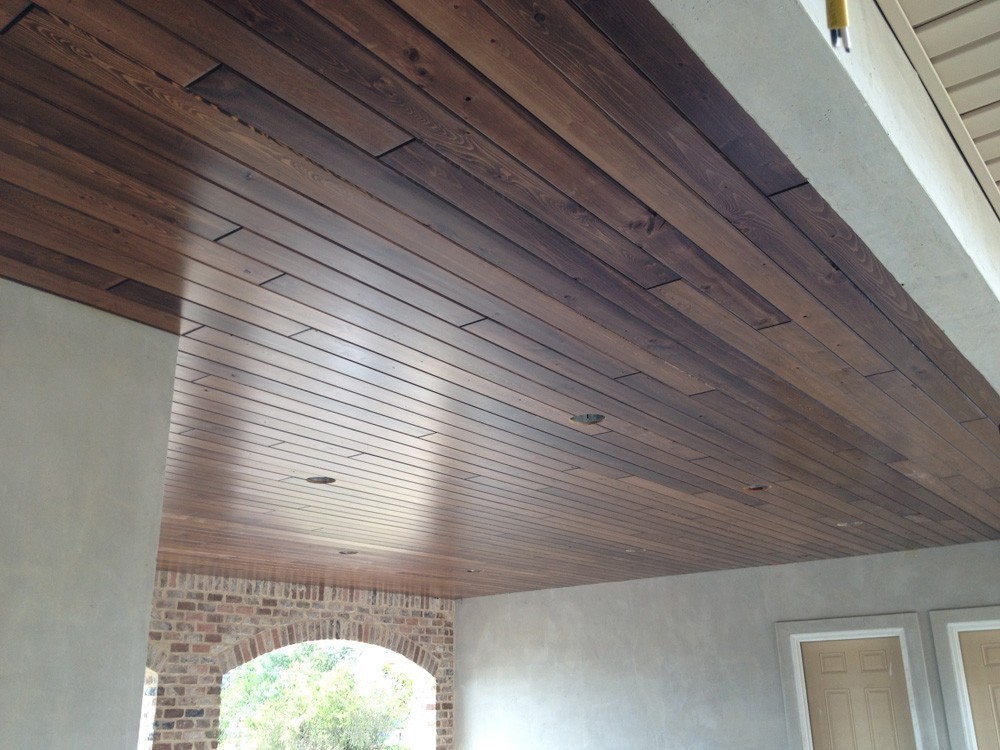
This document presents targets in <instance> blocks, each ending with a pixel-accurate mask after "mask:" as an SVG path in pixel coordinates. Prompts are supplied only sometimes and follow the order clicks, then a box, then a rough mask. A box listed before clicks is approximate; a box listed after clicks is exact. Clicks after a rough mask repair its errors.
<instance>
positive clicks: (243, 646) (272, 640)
mask: <svg viewBox="0 0 1000 750" xmlns="http://www.w3.org/2000/svg"><path fill="white" fill-rule="evenodd" d="M327 640H342V641H357V642H359V643H367V644H369V645H371V646H381V647H382V648H386V649H389V650H390V651H394V652H396V653H397V654H400V655H402V656H405V657H406V658H407V659H409V660H410V661H412V662H413V663H414V664H416V665H417V666H419V667H421V668H422V669H424V670H426V671H427V672H429V673H430V674H431V675H432V676H433V677H434V678H435V679H437V678H439V677H440V675H439V671H440V668H441V660H440V659H439V658H438V657H437V656H435V655H434V654H432V653H431V652H429V651H428V650H427V649H425V648H424V647H423V646H421V645H420V644H419V643H418V642H417V641H415V640H414V639H413V638H410V637H409V636H406V635H403V634H401V633H396V632H394V631H393V630H392V629H391V628H387V627H384V626H382V625H377V624H373V623H366V622H355V621H351V620H342V619H339V618H335V617H331V618H324V619H322V620H308V621H303V620H298V621H295V622H287V623H282V624H278V625H273V626H271V627H267V628H262V629H261V630H259V631H257V632H256V633H254V634H253V635H251V636H247V637H246V638H243V639H242V640H241V641H239V642H238V643H236V644H235V645H233V646H232V647H229V648H226V649H225V650H223V651H222V652H221V653H220V654H219V657H218V664H219V667H220V669H221V670H222V672H223V673H226V672H228V671H230V670H231V669H235V668H236V667H238V666H240V665H241V664H245V663H246V662H248V661H251V660H253V659H256V658H257V657H258V656H261V655H263V654H267V653H270V652H271V651H275V650H276V649H279V648H283V647H285V646H294V645H295V644H297V643H306V642H308V641H327ZM150 668H151V669H155V667H152V666H150Z"/></svg>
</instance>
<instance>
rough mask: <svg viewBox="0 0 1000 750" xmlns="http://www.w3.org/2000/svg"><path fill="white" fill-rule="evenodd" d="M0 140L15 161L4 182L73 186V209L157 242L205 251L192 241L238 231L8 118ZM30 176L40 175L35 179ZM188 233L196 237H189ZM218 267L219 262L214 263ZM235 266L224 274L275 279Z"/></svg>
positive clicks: (1, 123) (0, 124) (268, 271)
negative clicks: (82, 209) (112, 221)
mask: <svg viewBox="0 0 1000 750" xmlns="http://www.w3.org/2000/svg"><path fill="white" fill-rule="evenodd" d="M0 139H3V149H4V152H5V153H6V154H7V155H8V156H9V157H16V159H17V161H14V159H8V163H9V164H10V169H9V170H8V172H7V179H8V180H10V181H11V182H15V183H17V184H20V185H22V187H25V188H27V189H29V190H30V189H32V188H37V186H38V182H39V181H40V180H50V181H52V183H53V189H52V192H53V193H55V192H57V190H56V188H55V185H60V184H61V185H67V184H71V185H72V186H74V187H75V188H77V192H78V193H79V195H76V196H75V197H74V199H73V201H72V202H70V201H69V200H67V204H70V205H74V206H76V207H82V206H84V205H87V206H89V207H90V209H89V212H90V213H91V214H92V215H98V216H100V215H102V212H103V215H104V216H105V217H107V216H114V217H115V218H116V220H117V221H116V223H119V224H121V226H123V227H129V228H132V229H134V230H136V231H142V232H143V233H144V234H148V235H149V236H150V238H151V239H153V240H154V241H157V242H160V243H161V244H174V243H176V244H178V245H180V246H182V247H185V248H187V247H195V246H199V245H200V246H202V247H209V245H208V244H207V243H203V242H199V241H198V239H196V237H200V238H202V239H215V238H216V237H220V236H223V235H227V234H230V233H231V232H233V231H235V230H236V229H238V227H237V225H236V224H233V223H232V222H231V221H227V220H225V219H223V218H221V217H219V216H215V215H214V214H211V213H209V212H207V211H204V210H202V209H200V208H198V207H196V206H191V205H188V204H182V203H180V202H178V201H175V200H172V199H171V198H170V197H169V196H168V195H166V194H164V193H163V192H161V191H159V190H156V189H155V188H150V187H149V186H147V185H146V184H144V183H140V182H139V181H137V180H134V179H132V178H130V177H128V176H126V175H123V174H121V173H119V172H116V171H114V170H111V169H108V168H107V167H105V166H104V165H103V164H99V163H97V162H95V161H94V160H92V159H89V158H88V157H84V156H81V155H80V154H79V153H77V152H75V151H73V150H72V149H69V148H67V147H66V146H64V145H62V144H61V143H58V142H56V141H52V140H50V139H48V138H44V137H41V136H39V135H38V134H37V133H33V132H32V131H30V130H29V129H27V128H26V127H24V126H23V125H19V124H15V123H14V122H11V121H10V120H6V119H0ZM111 147H112V148H113V146H111ZM27 165H30V166H27ZM33 172H35V173H37V175H38V176H37V177H36V176H34V175H33ZM19 178H20V179H19ZM112 206H115V207H118V206H120V207H121V208H118V209H117V210H114V211H113V212H112V211H109V209H110V208H111V207H112ZM187 233H190V234H193V235H196V237H189V236H188V234H187ZM206 255H208V253H206ZM225 255H226V254H223V255H222V256H221V257H225ZM195 257H197V256H195ZM216 264H217V262H216V263H213V264H212V265H216ZM237 265H238V266H239V267H237V268H231V269H225V270H230V272H235V273H239V274H242V275H244V276H246V277H247V278H250V279H253V280H256V281H258V282H263V281H267V280H268V279H272V278H274V277H275V276H277V275H278V272H277V271H275V270H274V269H273V268H266V267H262V266H261V265H260V264H254V263H250V262H247V261H246V260H245V259H244V260H243V261H241V262H240V263H239V264H237Z"/></svg>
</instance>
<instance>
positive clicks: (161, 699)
mask: <svg viewBox="0 0 1000 750" xmlns="http://www.w3.org/2000/svg"><path fill="white" fill-rule="evenodd" d="M454 614H455V610H454V602H452V601H451V600H448V599H436V598H433V597H426V596H408V595H405V594H387V593H381V592H377V591H370V590H369V591H364V590H355V589H340V588H331V587H328V586H322V585H319V584H317V585H299V584H289V583H278V582H274V581H251V580H244V579H239V578H220V577H213V576H200V575H186V574H180V573H167V572H163V571H160V572H158V573H157V579H156V588H155V590H154V593H153V612H152V620H151V623H150V631H149V655H148V664H149V667H150V668H151V669H153V670H155V671H156V672H157V674H158V677H159V682H158V686H157V699H156V723H155V735H154V741H153V750H209V749H210V748H215V747H217V746H218V741H217V737H218V728H219V696H220V692H221V689H220V687H221V682H222V676H223V675H224V674H225V673H226V672H228V671H229V670H230V669H232V668H233V667H237V666H239V665H240V664H243V663H244V662H246V661H249V660H251V659H253V658H255V657H257V656H259V655H260V654H264V653H267V652H268V651H273V650H274V649H276V648H281V647H282V646H289V645H291V644H293V643H301V642H304V641H313V640H324V639H330V638H338V639H344V640H351V641H361V642H363V643H370V644H373V645H376V646H382V647H384V648H388V649H392V650H393V651H396V652H397V653H400V654H402V655H403V656H405V657H406V658H408V659H410V660H411V661H413V662H415V663H416V664H418V665H420V666H421V667H423V668H424V669H426V670H427V671H428V672H430V673H431V674H432V675H433V676H434V678H435V680H436V681H437V702H436V706H437V750H450V749H451V748H452V740H453V718H454V717H453V710H452V699H453V681H454Z"/></svg>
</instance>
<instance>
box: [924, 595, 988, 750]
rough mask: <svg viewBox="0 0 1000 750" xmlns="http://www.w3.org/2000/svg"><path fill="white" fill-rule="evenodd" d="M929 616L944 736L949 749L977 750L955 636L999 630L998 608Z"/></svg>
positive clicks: (960, 650)
mask: <svg viewBox="0 0 1000 750" xmlns="http://www.w3.org/2000/svg"><path fill="white" fill-rule="evenodd" d="M930 616H931V632H932V633H933V635H934V650H935V651H936V652H937V662H938V671H939V672H940V673H941V692H942V693H943V694H944V713H945V717H946V718H947V721H948V737H949V738H950V739H951V745H952V747H964V748H968V750H978V748H979V743H978V742H976V731H975V729H974V727H973V725H972V704H971V702H970V700H969V686H968V683H967V682H966V679H965V664H964V663H963V661H962V647H961V644H960V643H959V640H958V634H959V633H961V632H963V631H966V630H1000V606H997V607H972V608H969V609H944V610H939V611H937V612H931V613H930Z"/></svg>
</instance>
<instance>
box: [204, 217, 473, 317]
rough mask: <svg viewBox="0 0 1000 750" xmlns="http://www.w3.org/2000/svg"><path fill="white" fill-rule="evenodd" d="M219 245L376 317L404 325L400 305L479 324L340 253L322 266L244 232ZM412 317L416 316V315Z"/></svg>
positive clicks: (438, 299)
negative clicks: (395, 319) (369, 310)
mask: <svg viewBox="0 0 1000 750" xmlns="http://www.w3.org/2000/svg"><path fill="white" fill-rule="evenodd" d="M219 244H221V245H223V246H225V247H229V248H232V249H234V250H237V251H239V252H240V253H242V254H244V255H246V256H247V257H250V258H253V259H255V260H257V261H259V262H261V263H264V264H266V265H273V266H275V267H280V268H281V269H282V270H283V271H284V272H285V273H287V274H291V275H293V276H296V277H298V278H300V279H308V280H309V281H310V282H311V283H312V284H314V285H317V286H322V288H323V289H325V290H326V291H328V292H330V293H333V294H337V295H340V296H343V297H345V298H347V299H350V300H351V301H352V302H355V303H357V304H361V305H364V306H366V307H369V308H372V309H373V310H376V311H378V313H379V314H382V315H388V314H391V313H395V312H397V311H400V310H401V312H399V318H400V319H403V320H406V319H407V318H409V317H410V314H411V313H410V311H408V310H406V309H405V308H403V307H401V305H406V306H410V308H411V309H412V308H418V310H419V315H421V316H422V315H424V314H425V313H426V314H430V315H433V316H435V317H438V318H440V319H441V320H444V321H446V322H447V323H450V324H452V325H456V326H463V325H467V324H469V323H472V322H474V321H476V320H481V319H482V316H481V315H480V314H479V313H477V312H474V311H472V310H469V309H467V308H465V307H462V306H461V305H456V304H455V303H454V302H452V301H451V300H449V299H448V298H446V297H444V296H442V295H440V294H436V293H434V292H431V291H429V290H428V289H425V288H424V287H422V286H420V285H418V284H415V283H413V282H410V281H408V280H407V279H405V278H402V277H400V276H398V275H397V274H395V273H392V272H391V271H389V270H388V269H385V268H382V267H380V266H378V265H376V264H374V263H370V262H366V261H365V259H363V258H360V257H357V256H354V255H353V253H349V252H348V251H346V249H345V250H342V251H341V252H340V253H339V254H338V255H337V257H336V258H335V259H331V260H330V263H331V265H323V264H321V263H318V262H316V261H314V260H312V259H311V258H308V257H305V256H303V255H300V254H298V253H296V252H294V251H292V250H290V249H289V248H287V247H283V246H282V245H279V244H278V243H277V242H273V241H271V240H269V239H267V238H266V237H261V236H260V235H258V234H255V233H253V232H250V231H247V230H245V229H241V230H240V231H238V232H234V233H233V234H230V235H228V236H226V237H224V238H223V239H221V240H220V241H219ZM332 264H336V268H333V267H331V266H332ZM358 282H360V284H359V283H358ZM404 300H405V302H403V301H404ZM412 314H413V315H418V313H417V311H413V313H412Z"/></svg>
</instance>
